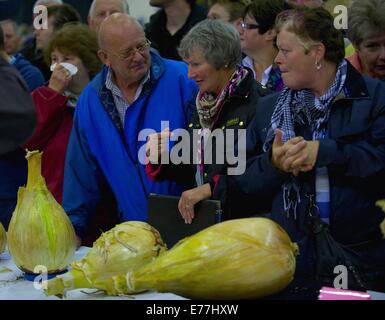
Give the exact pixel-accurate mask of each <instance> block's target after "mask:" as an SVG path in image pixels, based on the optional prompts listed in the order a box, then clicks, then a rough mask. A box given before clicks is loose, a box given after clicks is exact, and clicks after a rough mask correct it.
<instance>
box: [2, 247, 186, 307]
mask: <svg viewBox="0 0 385 320" xmlns="http://www.w3.org/2000/svg"><path fill="white" fill-rule="evenodd" d="M89 249H90V248H88V247H80V248H79V249H78V250H77V251H76V252H75V257H74V258H75V260H78V259H81V258H82V257H83V256H84V255H85V254H86V253H87V251H88V250H89ZM64 299H67V300H133V299H134V300H184V299H185V298H183V297H181V296H178V295H175V294H172V293H156V292H150V291H148V292H144V293H141V294H137V295H130V296H118V297H116V296H107V295H106V294H104V293H103V292H101V291H96V290H94V289H76V290H71V291H68V292H67V294H66V297H65V298H64ZM0 300H60V298H58V297H56V296H50V297H47V296H46V295H45V294H44V292H43V290H42V289H36V288H35V287H34V283H33V282H32V281H28V280H25V279H24V277H23V272H22V271H21V270H20V269H18V268H17V267H16V265H15V264H14V263H13V261H12V258H11V256H10V255H9V254H8V253H7V252H4V253H3V254H0Z"/></svg>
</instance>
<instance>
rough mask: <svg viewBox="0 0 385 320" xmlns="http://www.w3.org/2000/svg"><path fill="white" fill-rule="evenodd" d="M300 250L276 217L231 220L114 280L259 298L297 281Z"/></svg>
mask: <svg viewBox="0 0 385 320" xmlns="http://www.w3.org/2000/svg"><path fill="white" fill-rule="evenodd" d="M297 254H298V246H297V245H296V244H295V243H292V242H291V240H290V238H289V236H288V235H287V233H286V232H285V231H284V230H283V229H282V228H281V227H280V226H279V225H278V224H276V223H275V222H273V221H272V220H269V219H266V218H246V219H237V220H229V221H225V222H222V223H219V224H216V225H214V226H211V227H209V228H207V229H205V230H202V231H201V232H199V233H197V234H195V235H193V236H190V237H188V238H185V239H183V240H181V241H179V242H178V243H177V244H176V245H175V246H174V247H173V248H172V249H170V250H168V251H166V252H165V253H163V254H162V255H161V256H159V257H158V258H157V259H155V260H154V261H153V262H151V263H149V264H147V265H145V266H143V267H142V268H138V269H136V270H134V271H132V272H131V273H128V274H127V275H126V276H120V277H116V278H115V279H114V281H115V282H116V283H119V284H120V285H121V286H122V288H123V289H122V290H124V291H126V292H127V293H130V292H131V293H133V292H139V291H141V290H145V289H147V290H156V291H158V292H172V293H175V294H178V295H182V296H184V297H187V298H192V299H256V298H261V297H264V296H268V295H271V294H274V293H277V292H279V291H281V290H283V289H284V288H285V287H286V286H287V285H288V284H289V283H290V282H291V281H292V279H293V276H294V271H295V256H296V255H297Z"/></svg>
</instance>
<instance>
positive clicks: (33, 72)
mask: <svg viewBox="0 0 385 320" xmlns="http://www.w3.org/2000/svg"><path fill="white" fill-rule="evenodd" d="M197 2H198V1H193V0H173V1H162V0H150V1H149V4H150V5H151V6H154V7H157V8H159V10H158V11H157V12H156V13H155V14H153V15H152V16H151V17H150V19H149V22H148V23H147V24H146V25H141V24H140V23H139V22H138V21H137V20H136V19H135V18H134V17H132V16H130V15H129V14H130V10H129V5H128V4H129V2H128V1H127V0H94V1H93V2H92V4H91V6H90V9H89V15H88V20H87V22H88V25H87V24H83V23H82V22H81V18H80V15H79V13H78V12H77V11H76V9H75V8H73V7H72V6H70V5H69V4H64V3H62V1H58V0H56V1H54V0H43V1H42V0H38V1H36V3H35V6H36V5H45V6H47V13H48V28H46V29H44V28H43V29H40V30H35V31H34V33H33V34H32V35H30V36H28V37H26V38H24V39H22V38H21V36H20V33H19V31H18V26H17V24H16V23H15V22H14V21H12V20H10V19H7V20H4V21H1V22H0V70H1V71H0V82H1V84H0V171H1V175H0V221H1V223H2V224H3V225H4V226H5V227H6V228H7V227H8V224H9V221H10V219H11V216H12V212H13V210H14V208H15V205H16V196H17V189H18V187H19V186H22V185H24V184H25V182H26V177H27V169H26V160H25V158H24V157H25V150H26V149H28V150H40V151H43V160H42V174H43V176H44V178H45V180H46V182H47V186H48V188H49V190H50V191H51V192H52V194H53V195H54V197H55V199H56V201H57V202H58V203H60V204H61V205H62V206H63V208H64V210H65V211H66V212H67V214H68V216H69V217H70V220H71V222H72V224H73V226H74V228H75V231H76V234H77V236H78V244H79V245H80V244H85V245H91V244H92V242H93V241H94V240H95V239H96V238H97V237H98V235H99V234H100V233H98V232H95V230H96V229H98V230H99V229H101V230H103V231H106V230H107V229H109V228H110V227H111V226H113V225H114V224H116V223H119V222H122V221H127V220H139V221H147V201H148V196H149V194H151V193H157V194H164V195H175V196H180V200H179V205H178V208H179V211H180V214H181V216H182V218H183V219H184V221H185V222H186V223H187V224H191V223H193V221H194V216H195V213H194V208H195V206H196V205H197V204H198V203H199V202H200V201H202V200H204V199H217V200H220V202H221V205H222V208H223V215H222V219H223V220H227V219H234V218H243V217H250V216H264V217H268V218H270V219H272V220H274V221H275V222H277V223H278V224H279V225H280V226H281V227H282V228H283V229H284V230H285V231H286V232H287V233H288V235H289V236H290V238H291V239H292V241H294V242H296V243H297V244H298V245H299V250H300V255H299V256H298V258H297V267H296V274H295V279H294V281H293V282H292V284H291V285H290V286H289V287H288V288H287V289H286V290H285V291H284V292H282V293H281V294H280V295H278V296H276V297H281V298H290V297H293V296H295V295H296V294H297V296H298V292H301V293H303V296H302V297H305V296H306V297H314V294H315V293H316V292H317V289H319V288H320V287H321V286H323V285H330V284H331V283H330V279H328V277H327V276H325V274H324V273H325V272H326V271H325V270H326V269H327V267H326V266H325V265H326V264H328V263H329V264H330V261H333V263H337V262H340V263H344V262H346V263H348V264H349V263H350V262H351V259H350V258H348V256H349V257H350V254H351V253H352V252H353V254H354V256H355V257H358V258H359V259H357V260H359V261H363V262H362V265H361V264H356V265H354V266H353V267H354V268H357V269H355V271H354V272H355V273H354V277H353V280H354V281H352V282H351V288H355V289H371V290H378V291H385V240H384V239H383V238H382V234H381V230H380V224H381V222H382V221H383V220H384V218H385V215H384V213H383V212H382V211H381V209H380V208H379V207H377V206H376V205H375V203H376V201H377V200H380V199H384V198H385V185H384V181H385V83H384V81H385V0H366V1H359V0H352V1H343V3H344V4H345V5H348V6H349V9H348V18H349V19H348V28H347V30H340V29H338V28H336V27H335V23H334V16H335V12H334V13H333V12H330V8H331V2H332V0H329V1H322V0H317V1H299V0H293V1H285V0H242V1H232V0H216V1H202V2H201V3H199V4H198V3H197ZM333 3H335V4H336V5H337V4H338V1H333ZM341 3H342V2H341ZM348 47H349V50H348V49H347V48H348ZM178 130H185V131H186V132H188V136H189V138H188V139H187V140H184V139H183V135H180V136H178V132H179V131H178ZM230 131H231V132H232V133H233V136H232V137H233V139H230V137H229V136H228V135H227V134H228V132H230ZM195 133H197V134H195ZM220 136H223V137H225V139H224V140H221V139H219V138H218V137H220ZM220 144H223V145H220ZM178 146H179V147H180V148H181V149H183V152H185V150H186V149H187V150H188V152H187V154H188V156H186V157H179V158H178V159H180V160H181V161H179V162H178V163H174V162H172V163H170V162H163V160H164V155H169V156H170V155H171V156H174V158H176V154H173V152H174V149H175V148H174V147H178ZM185 146H188V147H187V148H185ZM221 147H222V148H221ZM229 154H234V155H235V154H237V155H238V159H239V161H243V162H244V163H243V164H244V168H243V170H241V171H236V172H237V173H236V174H234V173H231V172H234V171H232V169H234V163H233V162H232V161H229V157H227V156H228V155H229ZM242 155H244V157H242ZM182 158H183V159H182ZM223 159H224V160H223ZM93 226H94V227H93ZM317 230H318V231H317ZM319 230H322V233H320V231H319ZM320 234H321V235H326V237H329V238H330V239H333V246H336V247H338V248H340V247H341V248H342V249H341V250H342V251H343V252H345V251H346V252H349V255H348V253H346V254H344V255H342V256H338V257H337V258H338V259H339V260H338V259H337V260H338V261H337V260H328V261H326V260H327V259H329V258H330V259H334V258H335V257H334V256H333V254H332V253H331V251H333V250H331V251H330V252H329V251H327V252H326V253H325V244H324V243H323V241H324V240H322V239H324V238H322V237H320ZM320 239H321V240H320ZM325 241H326V240H325ZM329 243H330V242H329ZM341 250H340V251H341ZM329 254H330V257H329V256H328V255H329ZM345 258H346V260H344V259H345ZM325 261H326V262H325ZM327 271H328V272H329V276H330V272H331V273H333V270H331V271H330V270H329V269H328V270H327ZM329 278H330V277H329Z"/></svg>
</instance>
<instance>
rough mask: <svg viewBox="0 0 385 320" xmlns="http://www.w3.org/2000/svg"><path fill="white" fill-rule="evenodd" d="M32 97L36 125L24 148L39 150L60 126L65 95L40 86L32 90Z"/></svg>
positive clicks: (65, 99)
mask: <svg viewBox="0 0 385 320" xmlns="http://www.w3.org/2000/svg"><path fill="white" fill-rule="evenodd" d="M32 99H33V102H34V104H35V108H36V114H37V125H36V129H35V131H34V133H33V135H32V136H31V138H30V139H28V141H27V142H26V143H25V144H24V148H26V149H29V150H41V149H43V148H44V146H45V144H46V143H47V142H48V141H49V140H50V139H51V137H52V135H53V134H54V133H55V132H56V130H57V129H58V127H59V126H60V123H61V121H62V119H63V113H64V110H65V108H66V105H67V97H65V96H63V95H61V94H60V93H58V92H57V91H55V90H52V89H51V88H49V87H40V88H37V89H36V90H34V91H33V92H32Z"/></svg>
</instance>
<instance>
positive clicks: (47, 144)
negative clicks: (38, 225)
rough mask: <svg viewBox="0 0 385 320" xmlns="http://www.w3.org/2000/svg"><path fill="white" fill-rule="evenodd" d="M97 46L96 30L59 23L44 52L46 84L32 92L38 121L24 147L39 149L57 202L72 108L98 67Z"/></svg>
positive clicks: (61, 182) (49, 184) (43, 169)
mask: <svg viewBox="0 0 385 320" xmlns="http://www.w3.org/2000/svg"><path fill="white" fill-rule="evenodd" d="M98 48H99V47H98V43H97V39H96V34H95V33H94V32H92V31H91V30H90V29H89V28H88V27H87V26H86V25H82V24H68V25H65V26H63V27H62V28H61V29H60V30H58V31H56V32H55V33H54V34H53V36H52V38H51V39H50V41H49V43H48V46H47V47H46V49H45V52H44V54H45V60H46V62H47V65H49V66H50V67H51V70H52V75H51V77H50V79H49V82H48V85H47V86H42V87H39V88H37V89H35V90H34V91H33V92H32V98H33V102H34V104H35V108H36V112H37V118H38V125H37V128H36V130H35V132H34V134H33V136H32V138H31V139H30V140H29V141H28V142H27V143H26V144H25V145H24V148H27V149H28V150H40V151H43V159H42V160H43V161H42V174H43V176H44V178H45V180H46V182H47V186H48V189H49V190H50V191H51V192H52V194H53V195H54V197H55V199H56V200H57V202H59V203H61V200H62V192H63V191H62V190H63V180H64V161H65V155H66V150H67V144H68V140H69V136H70V133H71V129H72V123H73V115H74V111H75V109H74V108H75V107H76V104H77V101H78V97H79V95H80V93H81V92H82V91H83V89H84V88H85V87H86V86H87V84H88V83H89V82H90V80H91V79H92V78H93V77H94V76H95V75H96V74H97V73H98V72H99V71H100V69H101V66H102V63H101V61H100V60H99V58H98V56H97V51H98Z"/></svg>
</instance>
